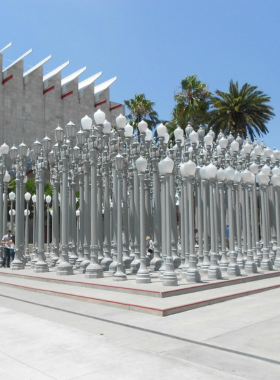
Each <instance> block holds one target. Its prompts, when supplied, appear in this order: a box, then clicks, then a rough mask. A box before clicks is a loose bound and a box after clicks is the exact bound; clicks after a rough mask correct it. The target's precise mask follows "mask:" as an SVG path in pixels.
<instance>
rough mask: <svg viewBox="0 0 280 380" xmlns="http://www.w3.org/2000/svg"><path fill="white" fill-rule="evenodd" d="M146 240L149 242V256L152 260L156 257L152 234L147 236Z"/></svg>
mask: <svg viewBox="0 0 280 380" xmlns="http://www.w3.org/2000/svg"><path fill="white" fill-rule="evenodd" d="M146 241H147V242H148V256H149V257H150V259H151V260H152V259H153V257H154V242H153V241H152V239H151V238H150V236H147V237H146Z"/></svg>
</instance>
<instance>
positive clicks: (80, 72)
mask: <svg viewBox="0 0 280 380" xmlns="http://www.w3.org/2000/svg"><path fill="white" fill-rule="evenodd" d="M86 69H87V67H86V66H85V67H83V68H82V69H80V70H77V71H75V72H74V73H73V74H70V75H68V76H67V77H65V78H63V79H62V80H61V87H62V86H66V85H67V84H68V83H69V82H72V80H74V79H75V78H77V77H78V76H79V75H80V74H82V73H83V72H84V71H85V70H86Z"/></svg>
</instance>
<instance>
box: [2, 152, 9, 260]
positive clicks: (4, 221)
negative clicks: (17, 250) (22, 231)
mask: <svg viewBox="0 0 280 380" xmlns="http://www.w3.org/2000/svg"><path fill="white" fill-rule="evenodd" d="M2 154H3V153H2ZM10 178H11V177H10V174H9V173H8V172H7V171H6V172H5V175H4V177H3V183H4V192H3V203H2V202H1V199H0V203H2V207H3V209H2V213H3V219H2V218H1V216H0V218H1V221H2V229H1V230H0V233H1V238H2V236H4V235H5V234H6V232H7V212H8V202H7V190H8V183H9V181H10ZM0 215H1V214H0ZM2 265H3V246H2V245H1V244H0V266H1V267H2Z"/></svg>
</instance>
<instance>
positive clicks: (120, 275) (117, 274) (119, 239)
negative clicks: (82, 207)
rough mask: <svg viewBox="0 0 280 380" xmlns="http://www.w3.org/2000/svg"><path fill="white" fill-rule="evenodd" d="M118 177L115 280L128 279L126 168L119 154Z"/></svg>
mask: <svg viewBox="0 0 280 380" xmlns="http://www.w3.org/2000/svg"><path fill="white" fill-rule="evenodd" d="M115 160H116V170H117V178H118V188H117V223H118V226H117V270H116V272H115V273H114V275H113V281H124V280H127V277H126V274H125V271H124V265H123V258H122V254H123V252H122V251H123V244H122V219H123V218H122V172H123V168H124V158H123V156H121V155H120V154H118V155H117V156H116V158H115Z"/></svg>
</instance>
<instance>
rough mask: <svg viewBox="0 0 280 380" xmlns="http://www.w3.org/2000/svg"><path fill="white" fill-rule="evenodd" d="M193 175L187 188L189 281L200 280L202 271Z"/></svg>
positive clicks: (188, 179) (188, 181) (188, 180)
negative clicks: (198, 263) (197, 250)
mask: <svg viewBox="0 0 280 380" xmlns="http://www.w3.org/2000/svg"><path fill="white" fill-rule="evenodd" d="M192 180H193V177H188V178H187V189H188V198H189V215H188V217H189V236H190V256H189V268H188V270H187V281H188V282H200V281H201V278H200V273H199V271H198V269H197V267H196V256H195V247H194V246H195V239H194V199H193V189H192Z"/></svg>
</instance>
